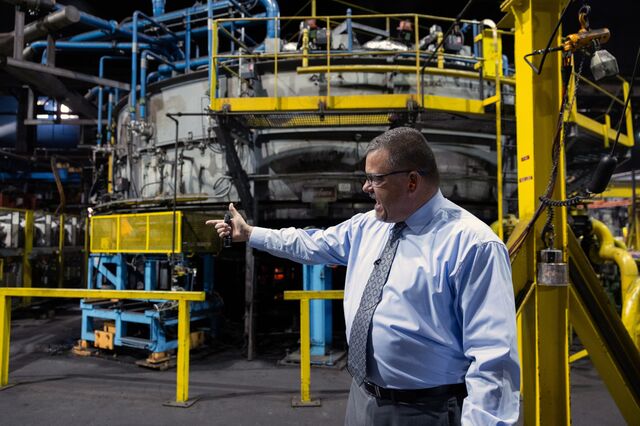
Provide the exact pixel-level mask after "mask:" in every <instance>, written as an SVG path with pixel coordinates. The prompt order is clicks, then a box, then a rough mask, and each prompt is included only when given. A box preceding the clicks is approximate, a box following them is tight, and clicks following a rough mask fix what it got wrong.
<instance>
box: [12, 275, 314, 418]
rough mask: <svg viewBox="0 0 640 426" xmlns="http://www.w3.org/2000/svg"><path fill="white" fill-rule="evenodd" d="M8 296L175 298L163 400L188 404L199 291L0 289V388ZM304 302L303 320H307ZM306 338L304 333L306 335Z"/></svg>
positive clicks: (170, 403)
mask: <svg viewBox="0 0 640 426" xmlns="http://www.w3.org/2000/svg"><path fill="white" fill-rule="evenodd" d="M11 297H56V298H73V299H84V298H100V299H137V300H149V299H155V300H176V301H178V360H177V367H176V370H177V371H176V400H175V402H174V401H170V402H167V403H165V404H164V405H171V406H177V407H189V406H191V405H192V404H193V403H194V402H195V400H192V401H189V327H190V322H189V316H190V315H189V302H201V301H204V300H205V293H204V292H200V291H142V290H90V289H70V288H22V287H3V288H0V389H1V388H3V387H5V386H8V385H9V340H10V339H9V337H10V334H11ZM308 306H309V305H308V303H307V320H308ZM307 339H308V334H307Z"/></svg>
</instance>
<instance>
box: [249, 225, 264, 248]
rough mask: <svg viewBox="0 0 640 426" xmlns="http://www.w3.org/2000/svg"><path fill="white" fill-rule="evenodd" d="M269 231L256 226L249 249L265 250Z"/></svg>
mask: <svg viewBox="0 0 640 426" xmlns="http://www.w3.org/2000/svg"><path fill="white" fill-rule="evenodd" d="M268 233H269V229H267V228H261V227H259V226H254V227H253V229H252V230H251V235H250V236H249V241H248V243H249V247H251V248H255V249H264V248H265V247H266V245H267V234H268Z"/></svg>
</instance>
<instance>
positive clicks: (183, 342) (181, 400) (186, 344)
mask: <svg viewBox="0 0 640 426" xmlns="http://www.w3.org/2000/svg"><path fill="white" fill-rule="evenodd" d="M189 317H190V312H189V301H187V300H180V301H179V302H178V364H177V366H176V369H177V371H176V401H175V403H173V402H168V403H167V405H177V406H183V407H189V406H191V405H193V404H194V403H195V402H196V400H195V399H194V400H191V401H189V349H190V337H189V330H190V323H189V321H190V320H189Z"/></svg>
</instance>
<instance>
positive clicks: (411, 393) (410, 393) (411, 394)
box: [362, 380, 467, 404]
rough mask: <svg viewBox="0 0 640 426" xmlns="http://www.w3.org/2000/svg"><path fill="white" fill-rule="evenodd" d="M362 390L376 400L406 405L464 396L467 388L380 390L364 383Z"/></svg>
mask: <svg viewBox="0 0 640 426" xmlns="http://www.w3.org/2000/svg"><path fill="white" fill-rule="evenodd" d="M362 386H363V387H364V389H365V390H366V391H367V392H368V393H370V394H371V395H373V396H375V397H376V398H378V399H386V400H389V401H392V402H394V403H396V402H403V403H406V404H413V403H416V402H420V401H421V400H424V399H426V398H432V397H439V396H445V395H449V396H457V395H466V394H467V387H466V385H465V384H464V383H456V384H453V385H442V386H436V387H434V388H426V389H387V388H381V387H380V386H378V385H376V384H375V383H371V382H368V381H366V380H365V381H364V383H362Z"/></svg>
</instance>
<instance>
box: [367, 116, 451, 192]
mask: <svg viewBox="0 0 640 426" xmlns="http://www.w3.org/2000/svg"><path fill="white" fill-rule="evenodd" d="M379 149H386V150H387V152H388V153H389V166H390V167H391V171H395V170H418V171H420V172H421V173H422V175H423V176H425V177H426V178H427V180H428V181H429V182H431V183H433V184H435V185H439V184H440V174H439V173H438V166H437V164H436V158H435V156H434V155H433V151H432V150H431V147H429V144H428V143H427V140H426V139H425V137H424V136H423V135H422V133H420V132H419V131H418V130H416V129H413V128H411V127H396V128H395V129H391V130H387V131H386V132H384V133H383V134H381V135H379V136H376V137H375V138H373V140H371V142H369V145H368V146H367V152H366V155H369V153H370V152H372V151H377V150H379Z"/></svg>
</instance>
